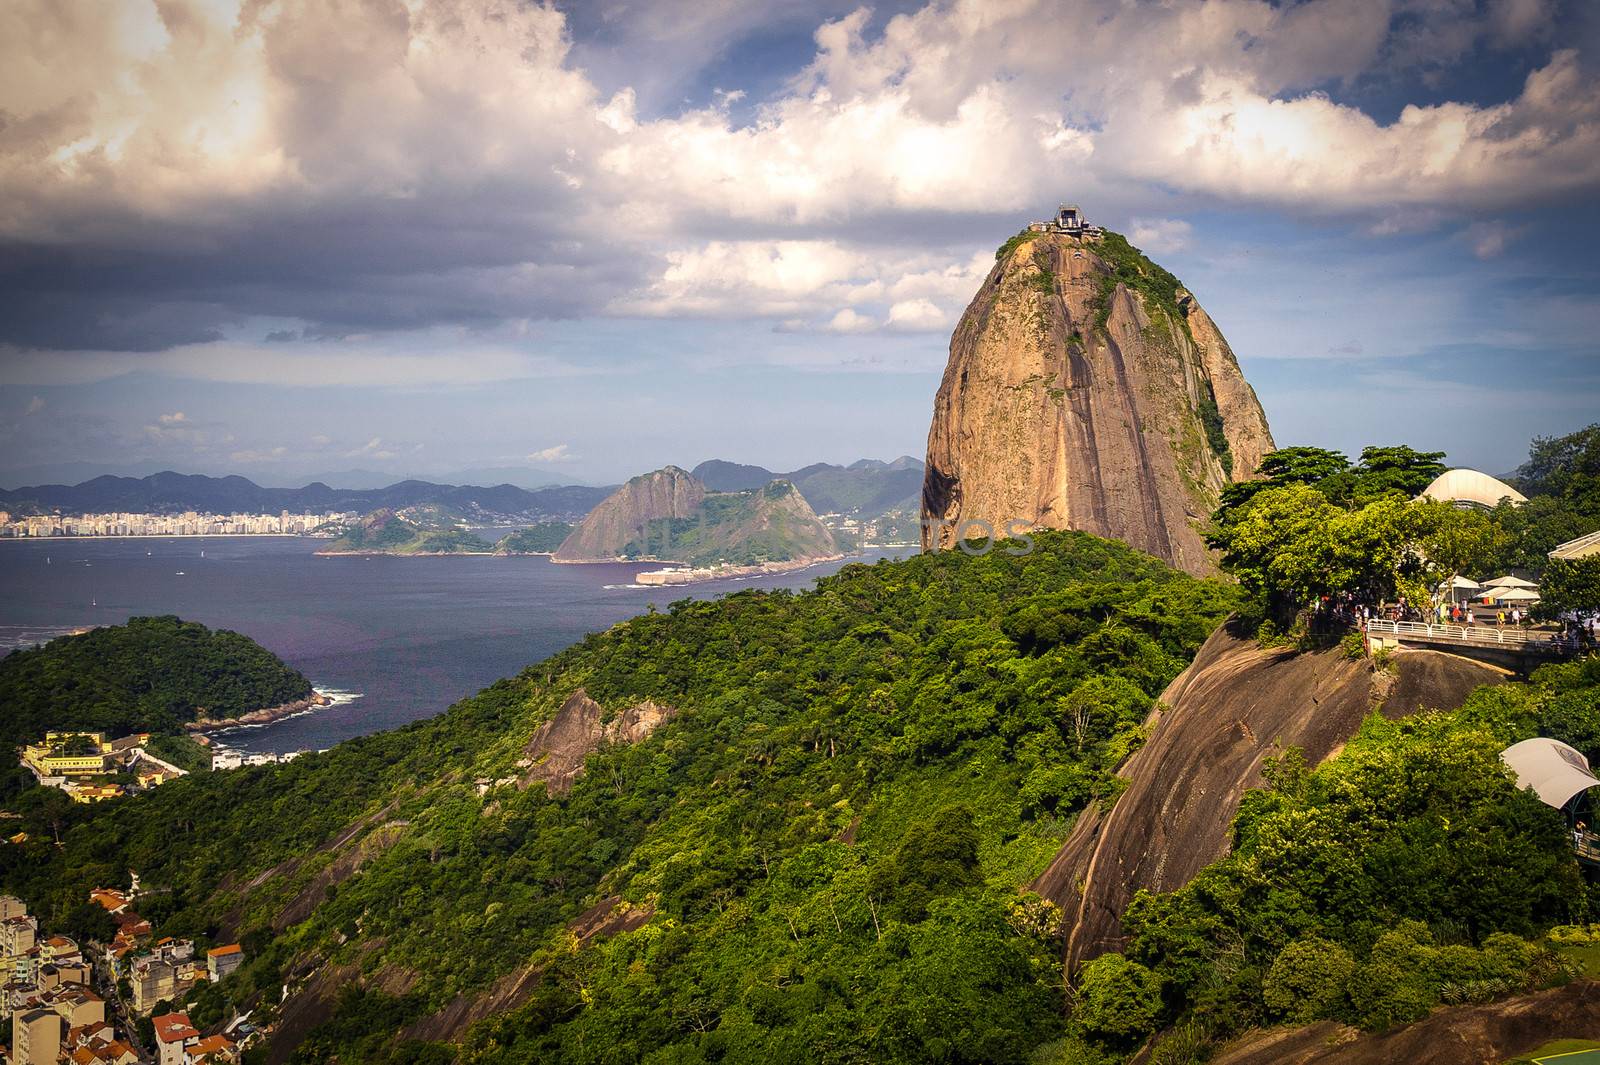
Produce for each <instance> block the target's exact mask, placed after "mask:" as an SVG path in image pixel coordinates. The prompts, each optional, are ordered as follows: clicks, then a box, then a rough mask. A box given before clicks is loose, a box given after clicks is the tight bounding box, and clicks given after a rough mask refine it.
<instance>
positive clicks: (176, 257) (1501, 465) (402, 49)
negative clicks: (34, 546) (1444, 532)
mask: <svg viewBox="0 0 1600 1065" xmlns="http://www.w3.org/2000/svg"><path fill="white" fill-rule="evenodd" d="M1597 74H1600V5H1596V4H1593V3H1588V2H1584V0H1572V2H1562V0H1308V2H1302V3H1296V2H1289V0H1283V2H1263V0H1162V2H1140V0H974V2H935V3H929V4H926V5H922V4H916V3H901V4H886V5H876V6H871V7H868V6H856V5H853V4H849V3H832V2H828V0H823V2H815V3H799V2H792V0H588V2H585V3H570V4H569V3H556V4H534V3H523V2H520V0H236V2H224V0H121V2H119V3H116V4H110V5H108V4H105V3H103V2H102V0H8V2H7V3H5V4H4V5H0V485H5V486H7V487H15V486H16V485H19V484H23V483H37V482H39V481H46V480H78V479H82V478H83V477H86V476H88V475H91V474H93V473H97V472H129V473H142V472H150V471H153V470H156V469H161V468H172V469H177V470H180V471H184V472H202V473H241V474H244V475H246V476H249V477H252V478H254V479H256V480H258V481H260V482H262V483H266V484H287V483H295V482H296V481H298V480H300V479H303V478H305V477H309V476H312V475H316V474H320V473H325V472H330V471H343V470H352V469H360V470H370V471H377V472H380V473H384V474H393V475H395V476H396V477H398V476H402V475H406V476H439V475H442V474H445V473H447V472H449V471H458V470H463V469H471V468H482V467H531V468H537V469H541V470H545V471H549V472H550V473H551V474H552V475H554V476H555V477H556V478H557V479H559V480H562V481H567V482H588V483H606V482H610V481H615V480H618V479H621V478H624V477H626V476H629V475H632V474H635V473H639V472H642V471H645V470H648V469H653V468H656V467H659V466H661V465H664V464H666V463H668V462H673V463H677V464H679V465H685V466H692V465H694V464H695V463H697V462H699V461H700V460H702V459H706V458H712V457H721V458H728V459H733V460H736V461H742V462H752V463H758V464H761V465H764V466H767V467H769V468H771V469H775V470H786V469H793V468H797V467H799V466H802V465H805V464H808V463H811V462H816V461H832V462H850V461H852V460H854V459H858V458H862V457H877V458H885V459H888V458H893V457H895V456H898V455H900V454H907V453H909V454H913V455H918V456H920V455H921V454H922V453H923V451H924V447H925V442H926V438H927V432H928V421H929V418H930V415H931V412H932V405H933V395H934V391H935V390H936V388H937V387H938V381H939V376H940V373H941V372H942V370H943V368H944V364H945V360H946V357H947V354H948V345H949V337H950V333H951V330H952V329H953V327H954V325H955V323H956V321H957V320H958V319H959V317H960V315H961V312H962V310H963V308H964V307H965V306H966V304H967V302H968V301H969V300H970V299H971V298H972V296H973V294H974V293H975V292H976V290H977V288H978V286H979V284H980V282H981V280H982V278H983V276H984V275H985V273H986V272H987V271H988V269H989V268H990V266H991V265H992V263H993V256H994V249H995V248H996V246H997V245H999V244H1000V243H1001V242H1002V241H1003V240H1004V239H1005V238H1006V237H1007V236H1009V235H1010V234H1012V233H1014V232H1016V231H1017V230H1018V229H1019V228H1021V227H1022V225H1024V224H1025V223H1026V222H1028V221H1029V220H1032V219H1036V218H1043V217H1047V216H1048V215H1049V214H1051V213H1052V212H1053V210H1054V208H1055V206H1056V204H1057V203H1058V202H1061V201H1072V202H1076V203H1078V204H1081V205H1082V206H1083V208H1084V210H1085V212H1086V214H1087V215H1088V217H1089V219H1090V220H1091V221H1094V222H1099V223H1101V224H1104V225H1106V226H1108V227H1110V228H1112V229H1115V230H1117V231H1119V232H1122V233H1125V234H1127V235H1128V236H1129V238H1130V239H1131V240H1132V241H1133V242H1134V243H1135V244H1137V245H1138V246H1140V247H1141V248H1143V249H1144V250H1145V251H1146V252H1147V253H1148V254H1150V255H1151V256H1152V257H1153V258H1155V259H1156V260H1157V261H1158V262H1160V263H1162V264H1163V265H1164V266H1166V267H1168V268H1169V269H1170V270H1172V271H1173V272H1174V273H1175V274H1177V275H1178V276H1179V277H1180V278H1181V279H1182V280H1183V281H1184V282H1185V284H1186V285H1187V286H1188V287H1189V288H1190V289H1191V291H1193V292H1194V293H1195V294H1196V296H1197V297H1198V298H1199V300H1200V302H1201V303H1202V304H1203V305H1204V306H1205V307H1206V309H1207V310H1208V311H1209V312H1210V314H1211V316H1212V317H1213V318H1214V319H1215V320H1216V322H1217V323H1218V325H1219V327H1220V328H1221V329H1222V331H1223V332H1224V334H1225V335H1226V336H1227V337H1228V339H1229V341H1230V343H1231V345H1232V347H1233V348H1234V350H1235V352H1236V353H1237V355H1238V356H1239V360H1240V364H1241V366H1242V367H1243V369H1244V372H1245V375H1246V377H1247V378H1248V379H1249V380H1250V381H1251V383H1252V384H1253V385H1254V386H1255V388H1256V391H1257V393H1258V395H1259V396H1260V398H1261V401H1262V403H1263V405H1264V407H1265V409H1266V412H1267V416H1268V419H1269V421H1270V423H1271V426H1272V429H1273V432H1274V435H1275V437H1276V439H1277V441H1278V442H1279V444H1281V445H1287V444H1316V445H1320V446H1325V447H1335V448H1339V449H1341V450H1344V451H1346V452H1347V453H1350V454H1352V455H1354V454H1356V453H1358V452H1359V451H1360V449H1361V448H1362V447H1363V446H1364V445H1367V444H1373V443H1380V444H1387V443H1398V442H1406V443H1410V444H1413V445H1414V446H1418V447H1422V448H1426V449H1436V450H1441V451H1445V452H1446V453H1447V454H1448V457H1449V461H1451V462H1452V463H1453V464H1462V465H1472V466H1477V467H1480V468H1483V469H1486V470H1488V471H1490V472H1497V473H1500V472H1506V471H1509V470H1511V469H1513V468H1514V467H1515V466H1516V465H1517V464H1518V463H1519V462H1520V461H1521V460H1522V459H1523V458H1524V457H1525V455H1526V450H1527V445H1528V441H1529V439H1530V438H1531V437H1533V436H1535V435H1552V434H1559V433H1564V432H1568V431H1571V430H1573V429H1576V428H1580V427H1582V426H1584V425H1586V424H1589V423H1590V422H1594V421H1600V340H1597V338H1600V256H1596V254H1595V251H1594V249H1595V247H1596V246H1597V244H1600V208H1597V207H1596V206H1595V204H1596V202H1597V201H1596V196H1595V194H1596V192H1600V77H1597Z"/></svg>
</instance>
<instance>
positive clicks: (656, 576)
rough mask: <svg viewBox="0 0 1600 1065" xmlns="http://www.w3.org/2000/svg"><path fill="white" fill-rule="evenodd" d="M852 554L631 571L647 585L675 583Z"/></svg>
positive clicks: (795, 567)
mask: <svg viewBox="0 0 1600 1065" xmlns="http://www.w3.org/2000/svg"><path fill="white" fill-rule="evenodd" d="M861 554H862V552H857V553H856V554H853V555H827V556H825V557H823V558H810V559H795V560H793V561H789V562H757V563H753V564H751V565H748V566H726V565H724V566H699V567H687V568H680V569H656V570H646V571H645V572H643V573H636V574H634V577H633V579H634V580H635V581H637V582H638V583H639V584H641V585H646V586H649V587H675V586H678V585H683V584H700V583H703V582H705V581H722V580H736V579H738V578H740V577H764V576H768V575H770V574H775V573H795V572H797V571H799V570H803V569H810V568H811V567H812V566H820V565H822V564H823V563H825V562H840V561H843V560H845V559H849V558H859V557H860V556H861Z"/></svg>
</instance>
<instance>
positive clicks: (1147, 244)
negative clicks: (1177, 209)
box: [1128, 218, 1194, 254]
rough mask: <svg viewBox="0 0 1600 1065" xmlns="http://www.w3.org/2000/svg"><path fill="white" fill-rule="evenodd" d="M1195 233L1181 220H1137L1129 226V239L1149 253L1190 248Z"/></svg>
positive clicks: (1191, 227) (1192, 228)
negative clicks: (1191, 236) (1191, 238)
mask: <svg viewBox="0 0 1600 1065" xmlns="http://www.w3.org/2000/svg"><path fill="white" fill-rule="evenodd" d="M1193 231H1194V227H1193V226H1191V225H1190V224H1189V223H1188V222H1185V221H1184V220H1183V219H1181V218H1135V219H1133V220H1132V221H1131V223H1130V224H1129V226H1128V239H1129V240H1131V241H1133V243H1134V244H1136V245H1138V246H1139V247H1140V248H1142V249H1144V250H1145V251H1147V252H1155V253H1157V254H1161V253H1165V252H1174V251H1181V250H1183V249H1184V248H1186V247H1188V246H1189V237H1190V234H1191V233H1193Z"/></svg>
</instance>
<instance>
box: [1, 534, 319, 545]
mask: <svg viewBox="0 0 1600 1065" xmlns="http://www.w3.org/2000/svg"><path fill="white" fill-rule="evenodd" d="M273 539H277V540H327V539H329V537H326V536H313V535H312V534H310V533H107V534H105V535H103V536H102V535H99V534H98V533H97V534H95V535H92V536H82V535H79V534H78V533H63V534H62V535H60V536H0V543H13V542H14V543H19V544H49V543H59V542H61V541H64V540H273Z"/></svg>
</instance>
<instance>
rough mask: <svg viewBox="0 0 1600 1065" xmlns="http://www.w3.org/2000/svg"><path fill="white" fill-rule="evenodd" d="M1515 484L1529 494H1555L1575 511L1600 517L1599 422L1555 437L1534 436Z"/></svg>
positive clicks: (1586, 515)
mask: <svg viewBox="0 0 1600 1065" xmlns="http://www.w3.org/2000/svg"><path fill="white" fill-rule="evenodd" d="M1516 482H1517V487H1518V488H1520V489H1522V491H1523V492H1524V494H1526V495H1529V496H1554V497H1556V498H1557V499H1559V500H1561V501H1562V503H1564V504H1565V505H1566V507H1567V508H1568V509H1570V510H1572V511H1573V512H1575V513H1578V514H1581V515H1583V516H1585V517H1589V518H1600V423H1596V424H1594V425H1591V426H1589V427H1588V428H1586V429H1580V430H1578V431H1577V432H1575V433H1568V434H1567V435H1566V436H1558V437H1549V436H1542V437H1535V438H1534V441H1533V444H1532V446H1530V447H1529V449H1528V461H1527V462H1525V463H1523V464H1522V466H1520V467H1519V468H1518V469H1517V473H1516Z"/></svg>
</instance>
